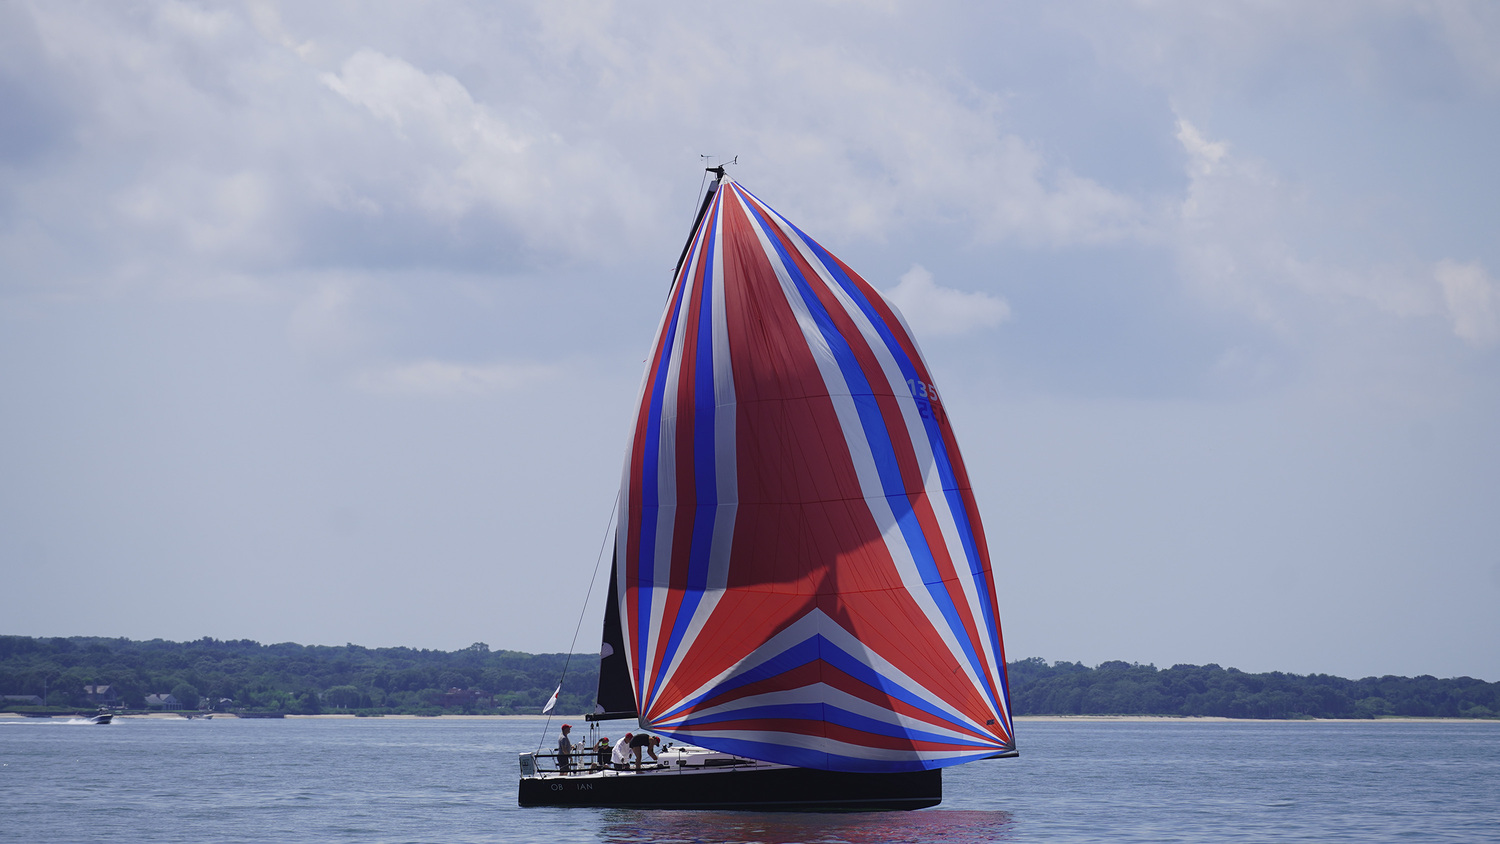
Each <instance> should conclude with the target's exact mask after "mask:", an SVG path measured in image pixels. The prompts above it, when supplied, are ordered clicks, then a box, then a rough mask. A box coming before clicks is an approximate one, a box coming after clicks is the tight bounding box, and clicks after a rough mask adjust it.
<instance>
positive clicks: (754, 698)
mask: <svg viewBox="0 0 1500 844" xmlns="http://www.w3.org/2000/svg"><path fill="white" fill-rule="evenodd" d="M808 703H818V704H827V705H829V706H832V707H835V708H838V709H842V710H844V711H846V712H850V713H852V714H854V715H859V716H863V717H865V718H869V719H871V720H872V721H878V722H880V723H883V724H886V725H889V726H891V727H895V728H897V729H900V730H905V731H911V732H920V733H927V734H929V735H931V736H934V737H935V738H931V739H927V738H923V739H918V740H919V741H943V740H947V741H952V742H955V743H964V744H975V745H984V746H987V747H992V748H1000V747H1003V746H1004V745H1003V743H1002V742H1000V741H999V740H997V739H995V738H994V737H993V736H991V735H989V734H988V733H985V732H984V731H983V730H980V731H979V732H980V733H981V735H978V736H976V735H973V734H972V733H967V732H964V731H962V730H959V729H956V728H954V727H952V726H946V725H943V724H935V723H933V722H931V721H927V720H924V719H921V718H915V717H913V716H910V715H905V714H902V713H900V712H897V711H895V710H893V709H890V708H888V707H885V706H881V705H880V704H877V703H872V702H870V701H868V700H865V699H864V698H862V697H858V696H857V695H851V694H849V693H848V692H845V691H843V690H841V689H839V688H836V687H834V686H830V685H828V684H826V683H814V684H812V685H808V686H799V687H798V688H795V689H785V690H781V691H775V692H766V693H765V694H759V695H751V696H749V697H743V698H737V699H735V700H733V701H731V702H729V703H725V704H722V705H720V706H712V707H707V708H705V709H697V710H694V711H693V712H692V714H691V715H690V716H688V717H685V718H679V719H672V720H668V721H663V722H660V723H659V724H654V725H653V727H655V728H657V729H679V730H684V731H686V730H691V729H693V728H692V727H688V726H685V725H684V722H686V721H697V720H699V719H703V718H717V719H728V718H732V717H733V715H734V714H735V713H739V712H747V713H748V712H750V711H752V710H754V709H756V708H759V707H763V706H786V705H793V704H808ZM746 717H753V716H748V715H747V716H746ZM825 720H830V721H832V720H833V719H825ZM964 720H965V721H967V720H968V719H964ZM852 729H861V728H859V727H852Z"/></svg>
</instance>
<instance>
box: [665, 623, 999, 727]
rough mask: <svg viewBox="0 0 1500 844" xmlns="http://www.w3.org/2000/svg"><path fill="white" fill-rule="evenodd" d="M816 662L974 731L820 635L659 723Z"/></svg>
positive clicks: (676, 709) (684, 705)
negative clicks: (712, 699) (756, 683)
mask: <svg viewBox="0 0 1500 844" xmlns="http://www.w3.org/2000/svg"><path fill="white" fill-rule="evenodd" d="M814 659H822V660H823V661H824V662H826V663H828V664H829V665H830V666H832V667H834V668H836V669H838V670H840V671H842V672H844V673H845V674H848V675H849V676H850V677H853V678H854V679H855V680H858V681H859V682H861V683H864V684H865V685H867V686H870V687H871V688H874V689H878V690H880V691H881V692H882V693H883V694H886V695H888V696H889V697H891V698H894V699H896V700H898V701H900V702H902V703H905V704H906V705H908V706H910V707H912V708H913V709H916V710H918V711H920V712H925V713H926V714H928V715H930V716H932V717H933V718H936V719H938V720H941V721H944V722H947V723H949V724H952V725H953V726H954V728H955V729H959V730H968V729H971V728H970V727H969V726H968V725H967V724H965V723H962V722H961V721H957V720H954V718H953V717H952V716H951V715H949V714H948V713H947V712H944V711H943V710H941V709H938V708H937V707H935V706H933V705H932V704H930V703H928V702H927V701H926V700H924V699H922V698H921V697H919V696H918V695H916V694H915V693H913V692H912V691H911V690H909V689H907V688H905V687H903V686H902V685H901V684H899V683H897V682H896V681H894V680H892V679H890V678H889V677H886V676H885V675H883V674H881V673H880V672H878V671H876V670H875V669H874V668H873V667H872V666H870V665H868V664H867V663H865V662H862V661H861V660H860V659H859V658H858V657H855V656H853V655H852V654H850V653H849V652H848V651H846V650H844V649H843V648H840V647H839V646H838V645H835V644H834V643H833V642H831V641H829V640H828V639H827V638H825V637H824V636H822V635H821V634H814V635H813V636H811V637H809V638H808V639H805V640H803V641H802V642H799V643H797V644H796V645H794V646H792V647H791V648H788V649H787V650H785V651H783V652H782V653H781V654H778V655H777V656H776V657H774V658H772V659H770V660H767V661H766V662H763V663H761V664H760V665H758V666H756V667H755V668H754V669H751V670H750V671H747V672H745V673H744V674H741V675H738V676H735V677H732V678H730V679H728V680H726V681H725V682H724V683H723V684H721V685H718V686H715V687H714V688H712V689H710V690H709V691H707V692H705V693H703V694H701V695H698V696H697V697H695V698H693V699H691V700H688V701H685V702H683V703H681V704H679V705H678V706H677V707H674V708H673V710H672V711H671V712H668V713H666V714H664V715H663V716H662V717H661V718H659V719H657V721H656V723H658V724H663V725H665V724H666V723H667V722H669V721H671V720H672V719H673V718H674V717H679V716H680V715H681V714H682V713H684V712H687V713H688V718H689V719H691V718H692V717H693V716H692V714H691V712H690V711H689V710H690V709H691V708H692V707H693V706H696V705H697V704H699V703H701V702H703V701H706V700H709V699H711V698H714V697H717V696H719V695H721V694H724V693H726V692H730V691H733V690H735V689H738V688H740V687H741V686H745V685H747V684H749V683H753V682H757V681H759V680H764V679H767V678H770V677H774V676H776V675H778V674H781V673H784V672H786V671H791V670H793V669H796V668H800V667H801V666H803V665H805V664H807V663H808V662H811V661H812V660H814ZM714 717H719V716H714ZM685 723H692V721H687V722H685ZM678 726H679V725H678V724H676V723H673V724H670V726H668V727H667V728H668V729H676V728H677V727H678ZM944 740H945V741H951V739H946V738H945V739H944Z"/></svg>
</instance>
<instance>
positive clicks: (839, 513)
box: [616, 178, 1014, 771]
mask: <svg viewBox="0 0 1500 844" xmlns="http://www.w3.org/2000/svg"><path fill="white" fill-rule="evenodd" d="M616 576H617V578H618V582H619V591H618V597H619V605H618V610H619V613H620V624H621V626H622V628H623V633H624V636H623V639H624V651H625V657H626V660H627V663H628V671H629V676H630V679H631V681H632V683H633V686H634V690H635V700H636V704H637V710H638V712H639V717H640V721H641V723H642V725H644V726H646V727H648V728H649V729H651V730H654V731H657V732H660V733H663V734H667V735H671V736H676V737H679V738H680V739H682V740H684V741H689V742H692V743H695V744H698V745H701V746H704V747H708V748H713V749H717V750H721V751H725V752H730V753H736V754H740V755H744V756H748V757H751V758H755V759H760V760H764V761H769V762H778V763H783V764H789V765H796V766H801V767H808V768H818V769H823V770H839V771H903V770H915V769H923V768H936V767H942V766H946V765H952V764H956V763H959V762H966V761H970V760H972V759H976V758H982V757H986V756H992V755H994V754H996V753H997V752H1005V751H1009V750H1011V749H1013V748H1014V741H1013V738H1012V728H1011V718H1010V709H1009V700H1008V694H1007V690H1006V679H1005V652H1004V647H1003V645H1002V643H1001V637H1000V625H999V620H998V618H997V616H996V611H995V605H996V587H995V582H994V578H993V577H992V574H991V569H990V561H989V553H988V550H987V549H986V547H985V540H984V534H983V531H982V529H981V527H980V522H979V512H978V510H977V508H976V507H975V504H974V498H973V495H972V494H971V491H970V488H969V480H968V477H967V475H966V473H965V471H964V466H963V461H962V459H961V458H960V457H959V451H958V445H957V443H956V442H955V440H954V438H953V432H952V429H951V428H950V426H949V422H948V414H947V412H946V411H945V409H944V407H943V403H942V399H941V394H940V393H939V391H938V390H937V388H936V387H935V386H934V385H933V379H932V376H931V375H930V374H929V372H928V369H927V364H926V362H925V361H924V360H923V359H922V355H921V353H920V351H919V350H918V349H917V345H916V342H915V340H914V339H913V338H912V336H911V332H910V331H909V330H908V328H907V326H906V324H905V322H904V321H903V320H902V318H901V317H900V315H899V314H898V313H897V312H896V310H895V308H894V307H892V306H891V304H890V303H888V302H887V301H886V300H885V299H884V298H882V297H881V295H880V294H879V293H878V292H877V291H876V290H875V289H874V288H872V287H871V286H870V285H869V284H868V283H867V282H865V281H864V280H863V279H862V278H860V277H859V276H858V275H857V274H856V273H855V272H854V271H853V270H851V269H849V268H848V267H847V266H845V265H844V264H843V262H841V261H840V260H839V259H838V258H836V257H834V256H833V255H831V254H830V253H829V252H828V251H827V250H825V249H823V248H822V247H821V246H819V245H818V244H817V243H816V242H814V241H813V240H812V239H811V238H809V237H807V235H805V234H804V233H803V232H802V231H800V230H799V229H797V228H796V227H795V226H793V225H792V224H791V223H789V222H788V221H787V220H786V219H785V218H783V217H781V216H780V215H779V214H777V213H776V212H775V211H773V210H772V209H771V208H769V207H768V206H767V205H766V204H765V203H763V202H761V201H760V200H758V199H757V198H755V197H754V196H753V195H751V194H750V193H749V192H747V191H746V190H745V189H744V188H742V187H740V186H739V185H738V184H736V183H734V182H733V181H732V180H730V179H728V178H724V179H722V180H721V182H720V183H719V184H718V185H717V190H715V192H714V193H713V195H712V198H711V199H710V200H709V201H708V202H707V204H706V210H705V212H704V213H703V214H702V215H701V217H700V221H699V224H698V227H697V229H696V231H695V232H694V233H693V236H692V238H691V240H690V241H689V244H688V249H687V252H686V253H685V257H684V260H683V261H682V263H681V266H680V267H679V268H678V272H677V276H676V278H675V280H674V282H673V287H672V291H671V295H670V297H669V299H668V302H667V307H666V311H665V313H664V314H663V317H662V321H661V325H660V327H659V329H658V331H657V337H656V341H655V343H654V348H653V350H652V352H651V356H650V358H649V360H648V363H647V368H646V373H645V376H644V378H643V381H642V387H641V396H640V403H639V411H638V414H637V416H636V419H635V429H634V435H633V437H632V439H631V442H630V446H629V452H628V455H627V459H626V463H625V472H624V479H623V484H622V495H621V504H620V516H619V529H618V531H617V538H616Z"/></svg>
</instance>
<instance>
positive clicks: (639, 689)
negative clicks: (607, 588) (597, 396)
mask: <svg viewBox="0 0 1500 844" xmlns="http://www.w3.org/2000/svg"><path fill="white" fill-rule="evenodd" d="M690 266H692V262H691V261H690V260H689V261H685V262H684V263H683V267H684V271H683V275H682V276H681V277H679V278H678V280H677V295H676V296H675V297H674V298H673V299H672V305H671V308H672V315H671V317H670V318H669V319H668V321H667V329H666V331H664V332H662V336H661V340H660V342H661V359H660V360H659V361H658V362H657V366H656V372H655V373H654V375H653V376H652V379H651V404H650V406H649V409H648V410H647V411H646V436H645V441H644V442H643V443H642V446H643V448H644V453H643V454H642V456H641V532H640V538H639V541H640V544H639V546H638V547H639V551H638V552H637V554H636V567H635V570H636V586H637V589H636V635H637V637H638V638H637V639H636V642H637V643H638V647H639V648H640V649H639V650H638V651H637V656H636V665H635V673H636V678H635V688H636V701H637V706H638V707H639V708H640V709H645V703H646V701H648V700H649V699H650V697H649V695H647V693H646V689H647V686H646V682H645V681H646V667H647V666H646V659H645V657H646V653H647V652H648V650H649V649H648V648H646V647H645V645H646V643H647V642H649V641H651V588H652V586H653V585H654V584H655V582H656V581H655V577H654V575H655V569H656V543H657V538H658V537H657V535H656V529H657V516H658V514H659V513H660V511H661V486H660V484H661V477H660V472H659V470H660V468H661V463H660V461H661V414H662V405H663V400H664V395H665V393H666V384H667V374H668V373H669V372H670V371H671V369H672V343H673V338H674V337H676V336H677V318H678V317H679V316H680V315H681V312H682V300H683V299H684V298H685V297H684V296H683V293H684V288H685V287H686V279H687V270H686V268H687V267H690ZM623 588H628V585H627V586H626V587H623Z"/></svg>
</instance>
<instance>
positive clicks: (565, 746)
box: [557, 724, 573, 774]
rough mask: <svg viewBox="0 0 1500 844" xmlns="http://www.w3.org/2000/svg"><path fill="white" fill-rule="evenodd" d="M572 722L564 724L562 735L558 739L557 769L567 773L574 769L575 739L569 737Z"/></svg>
mask: <svg viewBox="0 0 1500 844" xmlns="http://www.w3.org/2000/svg"><path fill="white" fill-rule="evenodd" d="M571 729H573V725H572V724H563V725H562V737H561V738H559V739H558V740H557V770H559V771H561V772H562V773H564V774H566V773H568V772H569V771H571V770H573V740H572V739H570V738H568V731H569V730H571Z"/></svg>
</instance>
